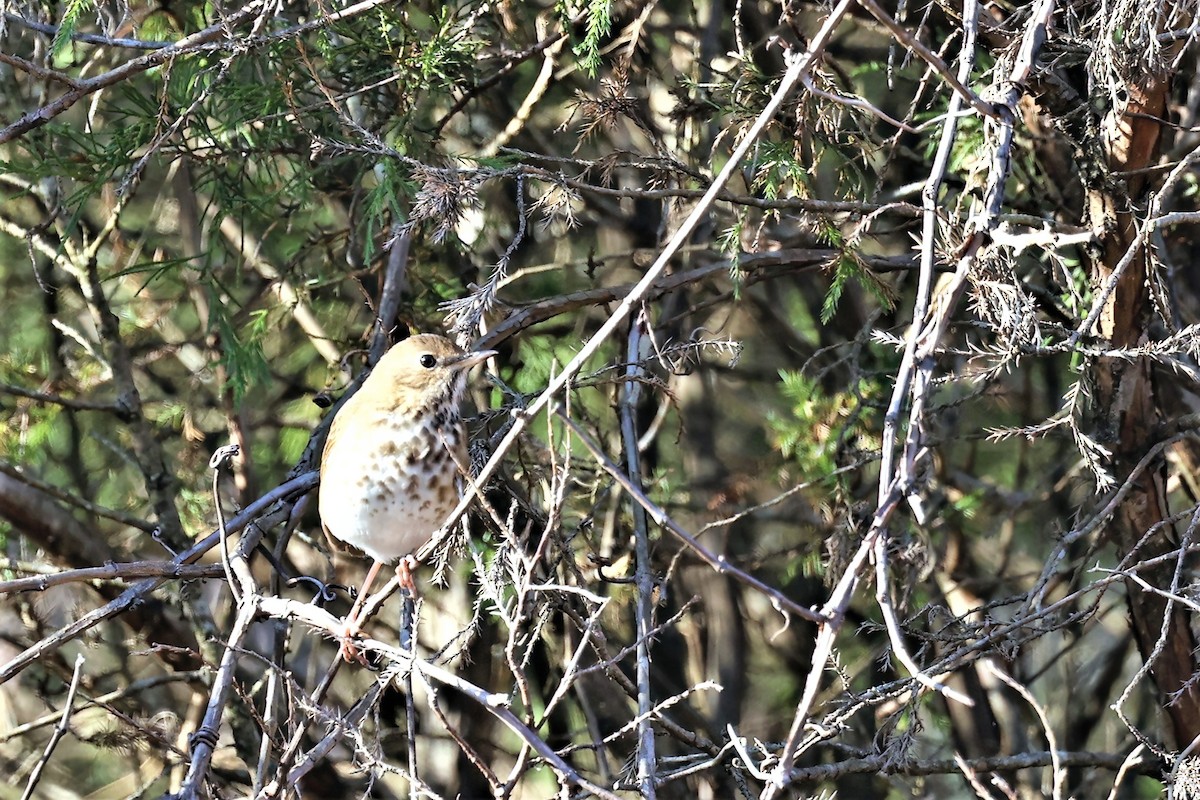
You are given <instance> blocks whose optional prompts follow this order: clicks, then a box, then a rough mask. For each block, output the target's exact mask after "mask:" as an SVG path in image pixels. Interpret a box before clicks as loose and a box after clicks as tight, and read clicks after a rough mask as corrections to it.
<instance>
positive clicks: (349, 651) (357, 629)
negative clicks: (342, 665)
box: [338, 617, 370, 667]
mask: <svg viewBox="0 0 1200 800" xmlns="http://www.w3.org/2000/svg"><path fill="white" fill-rule="evenodd" d="M361 632H362V626H361V624H360V623H359V621H358V620H357V619H352V618H350V617H346V619H344V620H342V627H341V629H340V630H338V641H339V645H338V654H339V655H340V656H341V657H342V659H343V660H345V661H346V663H350V662H353V661H357V662H358V663H359V664H361V665H362V666H364V667H369V666H370V664H369V663H368V662H367V658H366V656H364V655H363V654H362V651H361V650H359V649H358V645H357V643H356V641H355V640H356V639H358V634H359V633H361Z"/></svg>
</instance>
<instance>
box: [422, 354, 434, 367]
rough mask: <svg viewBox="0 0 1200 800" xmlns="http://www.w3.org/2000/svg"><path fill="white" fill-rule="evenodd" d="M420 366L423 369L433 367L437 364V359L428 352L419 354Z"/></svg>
mask: <svg viewBox="0 0 1200 800" xmlns="http://www.w3.org/2000/svg"><path fill="white" fill-rule="evenodd" d="M421 366H422V367H424V368H425V369H433V368H434V367H436V366H437V359H436V358H434V357H433V356H431V355H430V354H429V353H426V354H425V355H423V356H421Z"/></svg>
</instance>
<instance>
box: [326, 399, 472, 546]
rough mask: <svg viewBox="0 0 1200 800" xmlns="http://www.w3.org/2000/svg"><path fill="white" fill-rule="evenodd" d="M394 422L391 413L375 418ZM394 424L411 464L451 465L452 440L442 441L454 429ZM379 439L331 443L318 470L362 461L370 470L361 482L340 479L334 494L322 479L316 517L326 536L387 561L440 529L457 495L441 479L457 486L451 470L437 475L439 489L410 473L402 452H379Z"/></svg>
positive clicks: (354, 467) (354, 468) (357, 466)
mask: <svg viewBox="0 0 1200 800" xmlns="http://www.w3.org/2000/svg"><path fill="white" fill-rule="evenodd" d="M395 424H397V420H395V419H393V418H391V417H389V418H386V420H381V421H380V425H381V428H383V427H385V426H390V425H395ZM400 424H404V425H406V427H405V428H404V429H402V430H400V431H399V432H398V433H399V434H400V435H399V436H397V439H399V440H409V441H411V442H414V443H415V445H416V446H415V447H414V449H415V452H414V453H413V454H412V456H411V459H412V460H414V461H415V462H416V463H421V462H425V461H427V460H428V459H431V458H439V457H441V458H445V459H447V463H449V464H451V465H452V464H453V463H454V460H453V459H452V458H451V456H450V454H449V452H448V451H447V446H449V447H451V448H452V447H454V446H455V444H456V443H455V442H454V441H452V440H451V441H447V439H446V437H447V436H451V437H454V433H455V432H454V431H450V432H443V433H440V434H438V433H435V432H434V431H433V430H431V429H428V428H426V429H420V428H419V427H418V426H415V425H412V424H411V423H410V422H401V423H400ZM455 438H456V437H455ZM379 439H380V441H376V442H368V443H365V446H359V447H355V446H349V447H347V446H339V447H334V448H331V449H330V451H329V452H327V453H326V454H325V463H324V464H323V465H322V473H323V474H338V473H342V474H347V473H356V472H358V471H360V470H361V469H362V467H363V462H364V461H370V462H373V463H374V465H375V468H374V469H373V470H371V472H370V476H369V478H368V479H366V480H363V481H361V482H359V483H357V484H353V483H347V482H344V483H346V485H345V487H344V488H343V489H342V490H341V491H340V492H333V491H331V490H328V489H327V488H326V484H325V483H322V485H321V491H320V496H319V505H320V512H321V521H322V522H323V523H324V525H325V527H326V528H327V529H328V530H329V532H330V534H332V535H333V536H334V537H336V538H337V539H339V540H341V541H343V542H346V543H347V544H350V545H353V546H354V547H357V548H358V549H360V550H362V551H363V552H364V553H366V554H367V555H369V556H371V557H372V558H374V559H377V560H379V561H385V562H392V561H396V560H397V559H399V558H401V557H403V556H406V555H409V554H411V553H413V552H415V551H416V550H417V549H419V548H420V547H421V546H422V545H423V544H425V543H426V542H427V541H429V539H430V538H432V536H433V535H434V534H435V533H436V532H437V531H438V529H440V528H441V527H442V524H443V523H444V522H445V521H446V517H448V516H449V515H450V512H452V511H453V510H454V506H455V504H456V499H457V497H458V493H457V492H455V491H447V489H446V488H444V487H445V484H446V483H447V482H448V483H449V487H450V488H453V487H454V486H455V485H456V484H457V482H458V481H457V477H456V473H457V470H456V469H452V472H451V473H449V474H445V475H444V476H443V479H442V480H441V481H440V483H441V484H442V488H441V491H440V492H439V488H440V487H439V482H438V481H434V482H431V481H430V480H428V479H427V478H425V477H424V476H419V477H416V478H414V477H413V476H411V474H410V472H411V470H410V469H408V468H406V467H405V458H404V456H403V454H393V455H387V456H385V455H383V454H382V449H383V446H384V444H385V442H384V441H383V440H384V439H385V437H383V436H380V437H379ZM339 444H341V442H340V441H339ZM434 448H437V451H440V453H435V450H434Z"/></svg>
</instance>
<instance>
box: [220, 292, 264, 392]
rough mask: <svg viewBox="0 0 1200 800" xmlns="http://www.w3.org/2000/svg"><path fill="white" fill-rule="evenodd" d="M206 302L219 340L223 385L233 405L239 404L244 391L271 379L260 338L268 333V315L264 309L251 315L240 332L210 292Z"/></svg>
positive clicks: (221, 304)
mask: <svg viewBox="0 0 1200 800" xmlns="http://www.w3.org/2000/svg"><path fill="white" fill-rule="evenodd" d="M209 299H210V302H211V311H210V315H209V325H210V326H211V327H212V328H213V329H214V330H215V331H216V332H217V334H218V336H219V338H220V345H221V346H220V360H221V365H222V366H223V367H224V368H225V376H226V377H225V385H226V387H227V388H228V389H230V390H231V391H232V392H233V398H234V402H241V400H242V398H243V397H244V396H245V394H246V392H247V391H249V390H250V389H252V388H254V387H255V386H257V385H261V384H263V383H265V382H266V381H267V380H268V379H269V378H270V377H271V372H270V370H269V369H268V368H267V359H266V357H265V356H264V355H263V346H262V343H263V338H264V337H265V336H266V334H267V332H268V330H269V329H270V326H269V324H268V318H269V312H268V311H266V310H264V309H259V310H255V311H252V312H250V320H249V322H248V323H246V324H245V325H243V326H242V327H241V329H240V330H239V328H238V327H237V326H236V325H235V324H234V321H233V319H232V317H231V316H230V313H229V309H228V308H227V306H226V305H225V303H224V302H223V301H222V300H221V299H220V298H219V297H217V296H216V295H215V293H211V292H210V296H209Z"/></svg>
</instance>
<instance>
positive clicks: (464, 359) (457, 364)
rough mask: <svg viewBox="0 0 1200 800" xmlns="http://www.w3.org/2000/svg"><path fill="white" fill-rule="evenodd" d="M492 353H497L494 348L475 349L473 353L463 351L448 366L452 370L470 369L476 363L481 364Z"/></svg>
mask: <svg viewBox="0 0 1200 800" xmlns="http://www.w3.org/2000/svg"><path fill="white" fill-rule="evenodd" d="M494 355H497V352H496V351H495V350H476V351H475V352H473V353H463V354H462V355H461V356H459V357H458V358H456V359H455V360H454V362H453V363H452V364H449V365H448V366H449V367H450V368H451V369H454V370H459V369H470V368H471V367H473V366H475V365H476V364H482V363H483V362H484V361H487V360H488V359H489V358H491V357H492V356H494Z"/></svg>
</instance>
